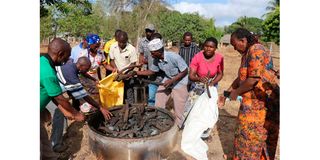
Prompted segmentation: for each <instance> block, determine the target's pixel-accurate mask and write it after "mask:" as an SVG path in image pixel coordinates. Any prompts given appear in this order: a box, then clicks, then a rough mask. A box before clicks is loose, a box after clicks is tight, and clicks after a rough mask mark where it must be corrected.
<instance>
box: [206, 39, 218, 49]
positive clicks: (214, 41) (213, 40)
mask: <svg viewBox="0 0 320 160" xmlns="http://www.w3.org/2000/svg"><path fill="white" fill-rule="evenodd" d="M207 42H213V43H214V44H215V46H216V48H218V40H217V39H216V38H214V37H209V38H207V39H206V40H205V41H204V44H206V43H207Z"/></svg>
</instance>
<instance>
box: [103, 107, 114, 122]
mask: <svg viewBox="0 0 320 160" xmlns="http://www.w3.org/2000/svg"><path fill="white" fill-rule="evenodd" d="M100 111H101V113H102V115H103V117H104V118H105V119H106V120H109V119H111V116H113V115H112V113H111V112H109V110H107V109H105V108H102V107H100Z"/></svg>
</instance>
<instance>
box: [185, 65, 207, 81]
mask: <svg viewBox="0 0 320 160" xmlns="http://www.w3.org/2000/svg"><path fill="white" fill-rule="evenodd" d="M189 78H190V80H191V81H193V82H202V83H206V81H207V78H206V77H203V78H200V77H198V75H197V71H196V70H195V69H194V68H191V67H190V73H189Z"/></svg>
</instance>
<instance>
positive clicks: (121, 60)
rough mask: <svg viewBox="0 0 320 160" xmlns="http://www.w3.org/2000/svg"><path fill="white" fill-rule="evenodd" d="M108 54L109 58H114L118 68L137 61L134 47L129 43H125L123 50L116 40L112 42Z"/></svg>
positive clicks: (120, 68)
mask: <svg viewBox="0 0 320 160" xmlns="http://www.w3.org/2000/svg"><path fill="white" fill-rule="evenodd" d="M109 56H110V59H112V60H114V62H115V64H116V65H117V68H118V70H122V69H123V68H125V67H128V66H129V65H130V64H131V63H136V62H137V61H138V55H137V52H136V49H135V48H134V47H133V46H132V45H131V44H130V43H127V46H126V47H125V48H124V49H123V50H121V49H120V47H119V46H118V42H116V43H114V44H113V45H111V48H110V53H109Z"/></svg>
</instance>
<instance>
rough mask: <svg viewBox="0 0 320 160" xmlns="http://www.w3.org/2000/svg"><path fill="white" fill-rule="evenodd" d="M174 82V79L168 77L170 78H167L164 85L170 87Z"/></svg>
mask: <svg viewBox="0 0 320 160" xmlns="http://www.w3.org/2000/svg"><path fill="white" fill-rule="evenodd" d="M173 83H174V81H173V80H172V79H168V80H166V81H165V82H164V83H163V86H164V87H165V88H168V87H170V86H171V85H172V84H173Z"/></svg>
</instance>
